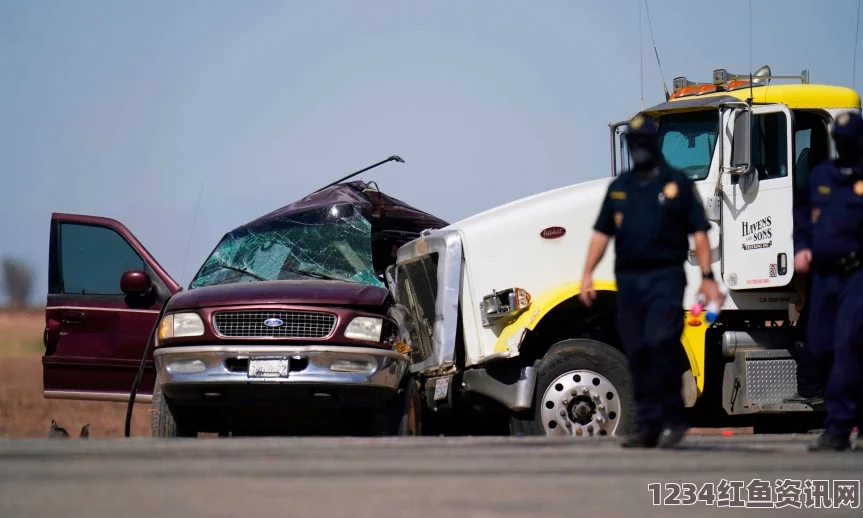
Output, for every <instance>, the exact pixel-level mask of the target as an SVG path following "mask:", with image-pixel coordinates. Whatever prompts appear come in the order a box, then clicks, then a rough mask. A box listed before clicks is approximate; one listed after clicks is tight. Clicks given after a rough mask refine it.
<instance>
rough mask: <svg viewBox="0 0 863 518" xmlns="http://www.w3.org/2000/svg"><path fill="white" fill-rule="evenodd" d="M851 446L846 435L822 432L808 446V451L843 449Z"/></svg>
mask: <svg viewBox="0 0 863 518" xmlns="http://www.w3.org/2000/svg"><path fill="white" fill-rule="evenodd" d="M849 448H851V441H850V440H849V439H848V436H844V437H843V436H840V435H836V434H832V433H830V432H824V433H823V434H821V436H820V437H818V442H816V443H815V444H812V445H810V446H809V451H845V450H847V449H849Z"/></svg>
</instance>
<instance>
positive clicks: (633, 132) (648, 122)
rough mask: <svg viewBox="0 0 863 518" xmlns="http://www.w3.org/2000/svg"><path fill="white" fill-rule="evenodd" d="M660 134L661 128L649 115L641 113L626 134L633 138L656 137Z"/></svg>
mask: <svg viewBox="0 0 863 518" xmlns="http://www.w3.org/2000/svg"><path fill="white" fill-rule="evenodd" d="M658 132H659V126H657V125H656V121H654V120H653V117H650V116H649V115H643V114H641V113H639V114H638V115H636V116H635V117H633V118H632V119H631V120H630V121H629V124H628V126H627V128H626V134H627V135H628V136H633V137H636V136H637V137H655V136H656V134H657V133H658Z"/></svg>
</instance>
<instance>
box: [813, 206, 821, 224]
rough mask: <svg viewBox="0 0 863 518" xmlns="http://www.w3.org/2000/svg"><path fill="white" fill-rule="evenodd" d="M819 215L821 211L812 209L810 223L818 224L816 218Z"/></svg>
mask: <svg viewBox="0 0 863 518" xmlns="http://www.w3.org/2000/svg"><path fill="white" fill-rule="evenodd" d="M820 215H821V209H812V223H818V216H820Z"/></svg>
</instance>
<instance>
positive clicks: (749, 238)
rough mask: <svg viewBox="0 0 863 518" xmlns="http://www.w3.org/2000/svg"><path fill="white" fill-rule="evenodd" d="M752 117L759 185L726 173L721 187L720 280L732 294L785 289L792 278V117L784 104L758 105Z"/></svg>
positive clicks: (753, 156) (748, 179) (754, 163)
mask: <svg viewBox="0 0 863 518" xmlns="http://www.w3.org/2000/svg"><path fill="white" fill-rule="evenodd" d="M752 116H753V122H752V134H753V143H752V165H753V166H754V167H755V168H756V171H757V173H758V178H757V183H756V182H753V179H752V178H744V177H743V176H740V175H725V176H724V178H723V186H722V188H723V194H724V196H723V203H722V233H723V235H722V242H723V253H722V256H723V258H722V261H723V270H722V277H723V280H724V281H725V284H726V285H728V287H729V288H730V289H732V290H749V289H758V288H778V287H783V286H787V285H788V283H789V282H791V278H792V276H793V274H794V266H793V261H794V241H793V229H794V228H793V224H794V217H793V206H792V203H793V190H794V183H793V177H794V175H793V171H792V167H793V164H794V154H793V153H794V146H793V142H792V132H791V128H792V127H793V123H794V119H793V116H792V114H791V112H790V111H789V110H788V108H787V107H785V106H780V105H771V106H756V107H754V108H752ZM744 186H748V188H744Z"/></svg>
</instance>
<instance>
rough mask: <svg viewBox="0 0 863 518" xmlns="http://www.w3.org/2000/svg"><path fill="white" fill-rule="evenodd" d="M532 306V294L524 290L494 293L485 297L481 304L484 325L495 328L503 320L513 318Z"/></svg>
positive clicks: (511, 289) (516, 289) (513, 289)
mask: <svg viewBox="0 0 863 518" xmlns="http://www.w3.org/2000/svg"><path fill="white" fill-rule="evenodd" d="M528 306H530V293H528V292H527V290H525V289H524V288H509V289H506V290H503V291H493V292H492V294H491V295H486V296H485V297H483V299H482V302H481V303H480V310H481V311H482V325H483V326H485V327H490V326H493V325H494V324H495V323H496V322H497V321H499V320H501V319H503V318H507V319H508V318H512V317H514V316H515V315H517V314H519V313H521V312H522V311H524V310H525V309H527V307H528Z"/></svg>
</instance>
